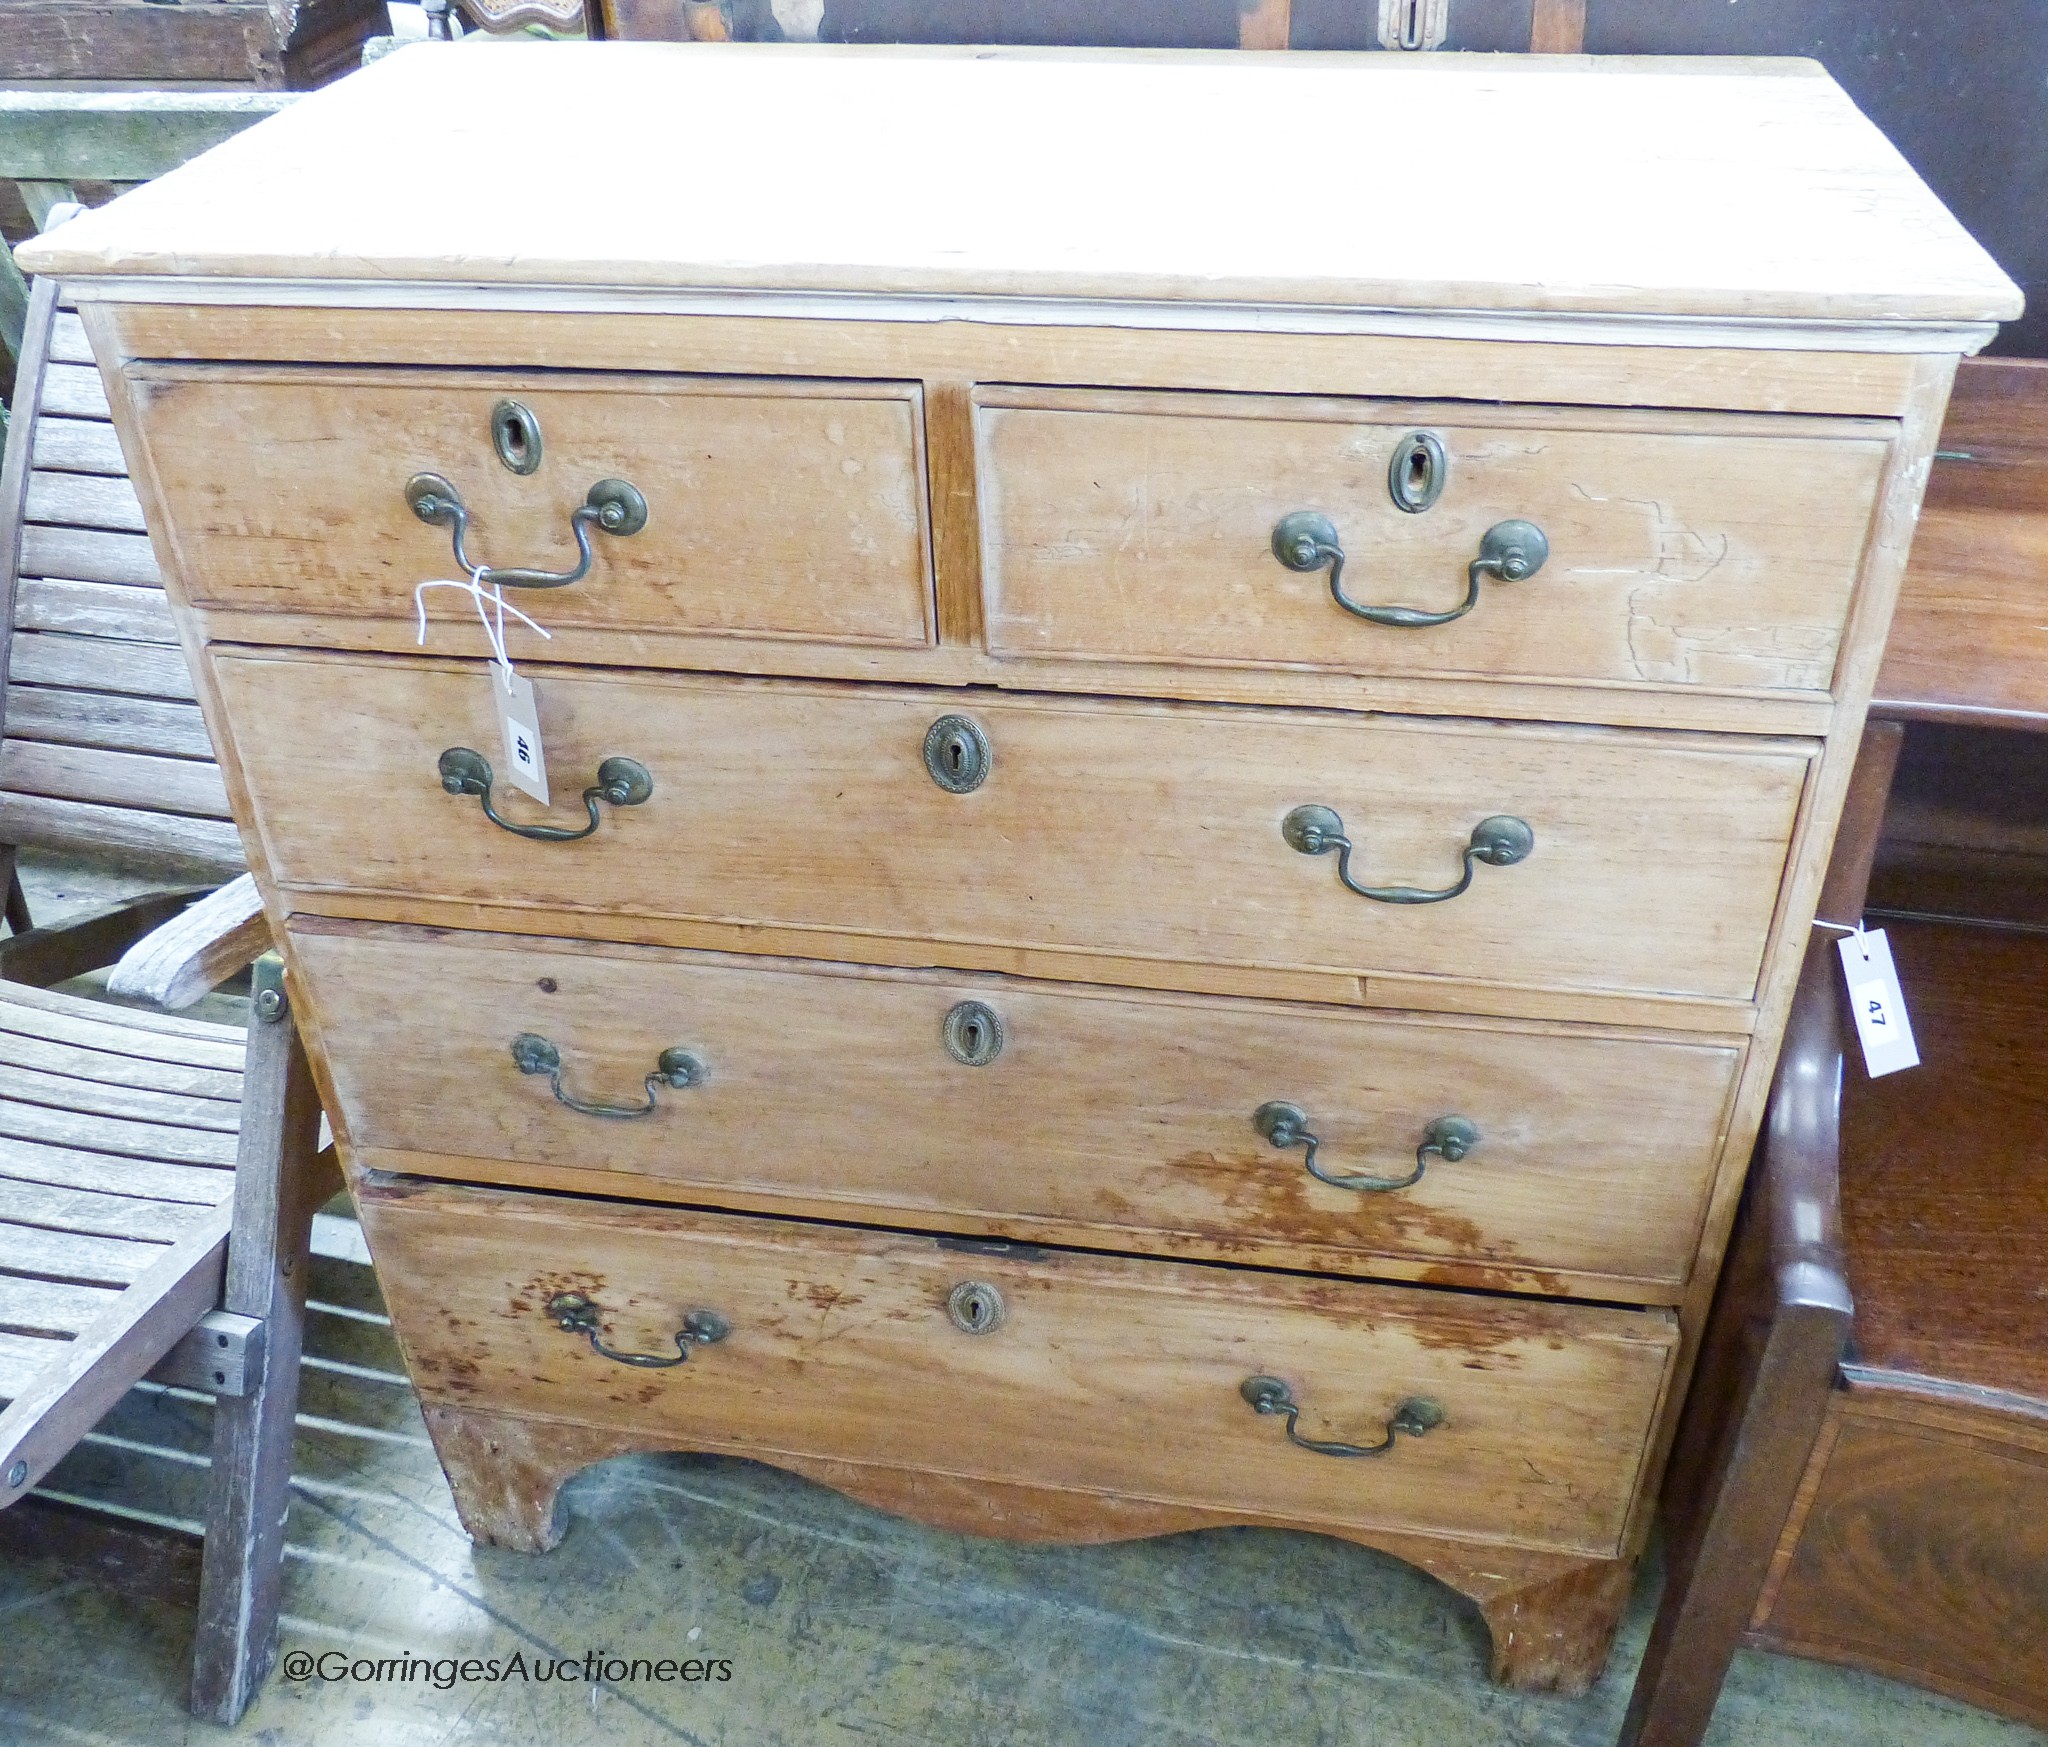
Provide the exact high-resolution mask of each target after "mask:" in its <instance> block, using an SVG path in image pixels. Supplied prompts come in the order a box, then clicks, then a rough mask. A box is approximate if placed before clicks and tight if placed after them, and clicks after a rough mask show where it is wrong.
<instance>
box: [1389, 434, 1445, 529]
mask: <svg viewBox="0 0 2048 1747" xmlns="http://www.w3.org/2000/svg"><path fill="white" fill-rule="evenodd" d="M1450 467H1451V464H1450V459H1449V457H1448V456H1446V455H1445V454H1444V445H1443V439H1442V438H1441V437H1439V436H1438V435H1437V434H1436V432H1434V431H1410V432H1409V433H1408V434H1407V435H1406V436H1405V437H1403V438H1402V439H1401V440H1400V441H1399V442H1398V443H1396V444H1395V445H1394V458H1393V459H1392V460H1391V461H1389V462H1388V463H1387V492H1388V494H1389V495H1390V496H1391V497H1392V498H1393V500H1394V507H1395V508H1396V509H1401V510H1406V511H1407V512H1408V513H1409V514H1410V515H1411V516H1419V515H1420V514H1422V512H1423V511H1424V510H1426V509H1428V508H1429V507H1430V505H1432V504H1433V503H1435V502H1436V500H1437V499H1438V498H1440V497H1442V496H1443V494H1444V481H1445V479H1446V478H1447V477H1448V476H1449V474H1450Z"/></svg>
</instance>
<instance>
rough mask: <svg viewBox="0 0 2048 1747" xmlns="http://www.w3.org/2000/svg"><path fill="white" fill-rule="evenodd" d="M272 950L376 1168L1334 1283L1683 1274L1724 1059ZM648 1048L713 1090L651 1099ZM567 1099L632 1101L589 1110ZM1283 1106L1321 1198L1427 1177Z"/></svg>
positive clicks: (1312, 1016) (947, 996) (394, 950)
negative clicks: (525, 1047) (1450, 1274)
mask: <svg viewBox="0 0 2048 1747" xmlns="http://www.w3.org/2000/svg"><path fill="white" fill-rule="evenodd" d="M291 940H292V949H293V962H294V965H295V967H296V969H297V971H298V973H299V975H301V976H302V977H303V978H305V980H306V993H307V995H308V997H309V998H310V1001H311V1004H312V1010H313V1012H314V1014H315V1015H316V1018H317V1023H318V1026H319V1029H320V1032H321V1035H322V1036H323V1038H324V1039H325V1043H326V1056H327V1063H328V1071H329V1074H330V1076H331V1080H332V1084H333V1087H334V1090H335V1092H336V1093H337V1095H338V1097H339V1099H340V1104H341V1112H342V1114H343V1116H344V1118H345V1122H346V1127H347V1131H348V1134H349V1137H350V1139H351V1142H352V1144H353V1145H354V1147H355V1149H356V1152H357V1155H358V1157H359V1159H360V1160H361V1161H362V1162H364V1163H367V1164H371V1165H376V1166H381V1167H384V1168H388V1169H394V1170H396V1169H405V1168H408V1167H409V1165H410V1164H411V1161H410V1159H408V1158H404V1157H400V1156H398V1155H402V1154H408V1155H409V1154H439V1155H461V1156H463V1157H465V1158H466V1159H468V1160H469V1161H471V1162H470V1163H468V1164H466V1165H465V1166H463V1168H462V1172H461V1174H463V1175H466V1176H478V1177H483V1178H485V1179H486V1180H497V1181H512V1182H520V1181H524V1182H527V1183H530V1184H539V1185H547V1186H555V1187H565V1188H576V1187H579V1186H581V1187H584V1188H586V1189H593V1190H596V1191H598V1192H609V1193H618V1192H624V1193H630V1194H644V1195H650V1196H655V1197H658V1198H664V1199H673V1200H684V1201H691V1200H698V1199H701V1198H707V1197H708V1198H710V1199H713V1200H715V1201H719V1202H723V1203H726V1204H739V1205H754V1206H759V1207H763V1208H768V1209H771V1210H773V1209H776V1208H778V1207H788V1206H789V1205H790V1204H791V1203H801V1204H802V1206H803V1207H804V1208H807V1209H810V1210H813V1211H823V1212H827V1213H832V1214H834V1215H835V1216H837V1217H844V1218H853V1219H859V1218H863V1217H866V1218H875V1219H879V1220H881V1221H883V1222H886V1223H891V1224H909V1225H919V1224H928V1223H929V1222H932V1221H937V1222H939V1223H940V1224H941V1225H942V1227H945V1228H951V1229H964V1230H970V1231H979V1232H983V1233H987V1234H992V1235H1005V1234H1007V1235H1012V1236H1015V1235H1024V1236H1028V1237H1039V1238H1042V1237H1052V1238H1055V1239H1056V1240H1058V1241H1065V1242H1082V1243H1101V1244H1104V1245H1106V1246H1107V1247H1110V1248H1140V1249H1146V1250H1153V1251H1158V1250H1166V1251H1169V1252H1172V1253H1179V1254H1191V1255H1206V1256H1209V1257H1211V1258H1214V1259H1219V1260H1257V1261H1268V1262H1273V1263H1276V1264H1278V1265H1281V1266H1289V1265H1294V1266H1304V1267H1332V1266H1334V1267H1337V1268H1341V1269H1344V1270H1346V1271H1349V1272H1354V1273H1355V1272H1361V1271H1367V1272H1369V1271H1371V1270H1372V1269H1373V1267H1374V1266H1375V1265H1376V1264H1378V1265H1385V1264H1387V1263H1388V1262H1389V1261H1392V1262H1393V1263H1395V1264H1396V1265H1405V1266H1406V1268H1407V1269H1408V1270H1409V1271H1411V1272H1421V1271H1423V1270H1425V1269H1427V1268H1429V1267H1432V1266H1436V1267H1441V1266H1443V1265H1444V1264H1447V1263H1450V1264H1455V1263H1475V1264H1483V1265H1485V1267H1486V1268H1487V1270H1488V1271H1489V1278H1493V1279H1497V1280H1499V1281H1500V1282H1501V1283H1512V1284H1513V1285H1515V1286H1517V1287H1521V1288H1523V1289H1527V1288H1529V1287H1532V1286H1533V1287H1535V1288H1537V1289H1539V1290H1550V1291H1574V1290H1576V1291H1578V1292H1580V1293H1581V1294H1586V1293H1588V1292H1590V1291H1593V1290H1597V1282H1594V1281H1589V1279H1588V1278H1587V1277H1588V1276H1596V1277H1600V1279H1601V1280H1604V1281H1605V1282H1606V1284H1607V1285H1608V1286H1609V1287H1610V1288H1612V1289H1614V1290H1616V1291H1618V1290H1619V1289H1620V1288H1619V1287H1616V1286H1615V1284H1614V1283H1615V1282H1617V1281H1620V1282H1626V1283H1628V1287H1629V1289H1631V1290H1635V1291H1657V1290H1659V1289H1661V1291H1662V1293H1663V1295H1665V1296H1667V1297H1668V1296H1670V1295H1671V1294H1672V1293H1673V1292H1674V1291H1675V1290H1676V1288H1677V1287H1678V1285H1679V1284H1681V1283H1682V1282H1683V1281H1684V1279H1685V1277H1686V1274H1687V1271H1688V1269H1689V1268H1690V1266H1691V1262H1692V1255H1693V1249H1694V1246H1695V1244H1696V1242H1697V1239H1698V1230H1699V1221H1700V1216H1701V1211H1702V1207H1703V1204H1704V1200H1705V1195H1706V1191H1707V1187H1708V1184H1709V1182H1710V1180H1711V1178H1712V1173H1713V1168H1714V1161H1715V1158H1716V1156H1717V1152H1718V1145H1719V1140H1720V1135H1721V1131H1722V1128H1723V1125H1724V1122H1725V1117H1726V1110H1727V1105H1728V1100H1729V1097H1730V1094H1731V1092H1732V1089H1733V1084H1734V1077H1735V1071H1736V1068H1737V1066H1738V1065H1739V1063H1740V1059H1741V1053H1740V1051H1739V1050H1738V1049H1736V1048H1734V1047H1731V1046H1729V1045H1725V1044H1708V1043H1673V1042H1651V1041H1646V1040H1643V1039H1641V1038H1635V1037H1626V1036H1618V1035H1613V1034H1601V1033H1598V1032H1592V1031H1590V1030H1586V1029H1581V1030H1577V1031H1570V1030H1566V1029H1565V1028H1563V1027H1558V1026H1521V1027H1515V1026H1507V1025H1499V1024H1492V1025H1481V1024H1479V1023H1476V1022H1472V1021H1458V1020H1429V1019H1420V1018H1409V1017H1400V1016H1392V1015H1367V1014H1361V1013H1351V1012H1346V1011H1344V1010H1343V1009H1341V1008H1318V1007H1308V1006H1297V1005H1291V1004H1283V1003H1278V1002H1254V1001H1234V1000H1224V999H1218V998H1215V997H1204V996H1175V995H1149V996H1148V995H1144V994H1136V993H1131V992H1127V991H1110V990H1103V989H1093V988H1084V987H1064V988H1063V987H1060V986H1058V985H1047V984H1042V983H1029V982H1019V981H1013V980H1009V979H1001V978H992V977H959V976H952V977H949V976H945V975H941V974H932V973H917V972H907V971H899V972H889V971H877V970H869V969H857V968H854V967H848V966H830V967H826V966H818V965H804V964H801V963H795V962H791V961H787V960H774V959H761V960H749V959H737V958H728V957H720V956H716V955H711V954H694V953H693V954H681V953H668V952H659V951H655V950H652V949H648V948H635V947H592V946H586V945H583V944H581V943H574V942H516V941H508V940H506V939H504V938H503V937H492V936H484V935H464V934H436V933H431V932H428V931H425V930H419V929H391V928H380V927H376V926H375V925H371V924H346V923H336V924H326V925H317V924H316V925H310V926H309V925H300V926H295V927H294V928H293V930H292V933H291ZM949 1022H950V1032H949ZM977 1025H978V1026H979V1027H980V1028H981V1029H980V1030H979V1031H978V1032H977V1031H975V1030H974V1029H973V1028H974V1027H976V1026H977ZM521 1036H528V1037H535V1038H542V1039H545V1040H546V1042H547V1044H548V1045H549V1046H550V1047H551V1048H552V1050H553V1051H554V1056H553V1061H554V1063H555V1064H556V1066H558V1067H559V1070H560V1075H559V1081H557V1079H556V1077H555V1074H554V1072H553V1071H552V1070H551V1069H549V1068H546V1067H538V1068H535V1069H534V1071H530V1072H522V1071H521V1069H520V1067H519V1066H518V1065H516V1064H515V1060H514V1054H513V1044H514V1040H515V1039H517V1038H519V1037H521ZM977 1046H978V1047H977ZM667 1049H684V1050H687V1051H688V1052H689V1053H691V1054H692V1055H693V1056H695V1057H696V1059H697V1061H698V1062H699V1064H700V1065H701V1077H700V1078H699V1079H698V1080H697V1082H696V1083H695V1084H692V1085H690V1086H688V1087H686V1088H675V1087H672V1086H665V1085H658V1086H656V1087H655V1088H654V1090H653V1092H652V1093H651V1094H650V1093H649V1092H648V1091H647V1090H646V1089H645V1082H646V1077H647V1076H648V1074H649V1073H651V1072H653V1071H655V1068H656V1064H657V1059H658V1058H659V1057H660V1055H661V1054H662V1052H663V1051H664V1050H667ZM984 1057H987V1058H988V1059H982V1058H984ZM558 1086H559V1090H558V1089H557V1087H558ZM565 1100H576V1101H578V1102H581V1103H584V1104H590V1103H599V1104H607V1105H611V1106H614V1107H617V1108H624V1109H634V1108H640V1107H643V1106H646V1105H648V1104H649V1103H650V1102H651V1105H652V1108H651V1109H650V1110H649V1111H648V1113H647V1114H646V1115H645V1116H644V1117H641V1118H639V1119H637V1120H632V1121H621V1120H608V1119H606V1118H605V1117H603V1116H601V1115H597V1114H594V1113H590V1112H588V1111H579V1110H577V1109H575V1108H573V1107H572V1106H571V1105H570V1103H568V1102H565ZM1276 1102H1285V1103H1291V1104H1293V1105H1295V1106H1296V1107H1297V1108H1298V1109H1299V1110H1300V1111H1301V1112H1302V1115H1303V1117H1304V1119H1305V1125H1306V1126H1307V1127H1308V1131H1309V1132H1310V1133H1312V1134H1313V1135H1314V1136H1315V1137H1316V1140H1317V1142H1318V1146H1317V1153H1316V1159H1315V1163H1316V1167H1317V1169H1318V1170H1320V1171H1322V1172H1324V1173H1325V1174H1327V1175H1328V1176H1331V1177H1337V1178H1351V1179H1368V1180H1375V1181H1376V1182H1377V1183H1379V1184H1397V1183H1401V1182H1402V1180H1403V1179H1405V1178H1407V1177H1409V1176H1410V1175H1411V1174H1413V1173H1414V1172H1415V1171H1416V1170H1417V1169H1418V1168H1421V1170H1422V1175H1421V1177H1420V1179H1419V1180H1418V1181H1415V1182H1413V1183H1409V1184H1407V1185H1406V1186H1405V1187H1400V1188H1393V1187H1374V1186H1372V1185H1371V1183H1370V1182H1360V1183H1358V1184H1357V1186H1352V1187H1339V1186H1336V1185H1334V1184H1331V1183H1328V1182H1324V1181H1319V1180H1317V1179H1316V1178H1315V1177H1313V1176H1311V1175H1310V1173H1309V1171H1308V1170H1307V1169H1306V1168H1305V1163H1306V1152H1307V1149H1306V1145H1305V1143H1303V1142H1290V1144H1287V1145H1284V1146H1283V1145H1279V1144H1276V1139H1275V1138H1274V1137H1273V1136H1271V1135H1269V1134H1262V1133H1261V1131H1260V1130H1259V1128H1258V1127H1256V1126H1255V1122H1254V1119H1255V1117H1256V1115H1257V1114H1258V1113H1259V1112H1260V1111H1261V1110H1262V1109H1263V1108H1264V1107H1266V1106H1268V1105H1270V1104H1273V1103H1276ZM1453 1120H1458V1121H1462V1122H1464V1123H1465V1124H1467V1125H1469V1133H1466V1132H1465V1131H1461V1130H1458V1129H1455V1128H1452V1127H1448V1126H1445V1125H1446V1124H1447V1123H1449V1122H1451V1121H1453ZM1433 1125H1435V1126H1434V1127H1433ZM1271 1126H1272V1120H1271V1118H1270V1117H1269V1118H1268V1128H1269V1129H1270V1128H1271ZM1446 1136H1448V1137H1449V1138H1448V1139H1446V1138H1445V1137H1446ZM1278 1138H1279V1139H1287V1138H1288V1137H1287V1136H1286V1134H1284V1133H1282V1134H1280V1135H1279V1136H1278ZM1432 1142H1434V1143H1435V1144H1431V1143H1432ZM1425 1145H1430V1146H1431V1150H1430V1151H1428V1152H1426V1153H1425V1152H1423V1151H1422V1150H1421V1149H1422V1148H1423V1147H1424V1146H1425ZM1446 1150H1448V1152H1449V1153H1451V1154H1455V1155H1456V1156H1455V1157H1448V1156H1446ZM592 1173H597V1174H601V1175H602V1181H593V1180H592V1177H591V1174H592ZM1563 1275H1569V1276H1570V1277H1569V1278H1562V1277H1561V1276H1563Z"/></svg>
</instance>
